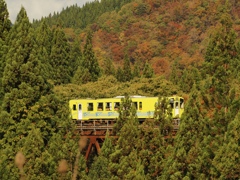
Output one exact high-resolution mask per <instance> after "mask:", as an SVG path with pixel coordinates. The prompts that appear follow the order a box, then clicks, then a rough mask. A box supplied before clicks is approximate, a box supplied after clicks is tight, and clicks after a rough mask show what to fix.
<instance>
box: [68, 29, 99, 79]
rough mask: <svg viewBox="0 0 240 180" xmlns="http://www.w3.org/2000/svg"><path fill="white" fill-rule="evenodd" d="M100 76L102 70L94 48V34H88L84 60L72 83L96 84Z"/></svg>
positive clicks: (83, 55)
mask: <svg viewBox="0 0 240 180" xmlns="http://www.w3.org/2000/svg"><path fill="white" fill-rule="evenodd" d="M100 75H101V70H100V67H99V64H98V60H97V58H96V56H95V54H94V51H93V46H92V33H91V32H88V34H87V39H86V44H85V46H84V50H83V54H82V60H81V62H80V65H79V66H78V69H77V71H76V72H75V74H74V77H73V80H72V82H73V83H75V84H85V83H87V82H91V81H92V82H94V81H97V80H98V78H99V77H100Z"/></svg>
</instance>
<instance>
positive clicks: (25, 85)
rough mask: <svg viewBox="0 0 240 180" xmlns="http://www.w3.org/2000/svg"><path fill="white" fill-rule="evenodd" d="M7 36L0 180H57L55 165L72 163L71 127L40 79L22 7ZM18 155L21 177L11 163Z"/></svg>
mask: <svg viewBox="0 0 240 180" xmlns="http://www.w3.org/2000/svg"><path fill="white" fill-rule="evenodd" d="M9 37H10V38H9V39H10V41H9V46H8V47H9V49H8V53H7V54H6V60H7V61H6V67H5V69H4V73H3V81H2V83H3V85H4V86H3V90H4V93H5V95H4V99H3V103H2V105H1V113H0V152H1V154H2V155H3V156H2V157H3V158H1V160H0V167H1V168H0V179H19V177H20V176H21V177H23V176H24V177H26V179H36V178H39V179H50V178H57V177H58V174H57V172H56V169H57V165H58V164H57V162H58V161H59V160H60V159H63V158H64V159H68V162H69V163H72V161H71V160H72V159H73V156H75V154H76V153H75V152H76V148H77V146H74V140H72V139H71V138H72V131H73V124H72V121H71V120H70V119H69V116H68V105H67V104H66V103H65V102H63V101H61V100H60V99H59V98H58V97H57V96H56V95H54V94H53V93H52V86H51V85H50V84H49V83H48V82H47V79H45V77H44V76H43V75H42V74H43V71H41V68H42V67H43V66H42V65H41V61H40V59H39V56H38V55H39V54H38V51H37V50H38V48H37V47H38V46H37V42H36V39H35V38H36V37H38V36H35V34H34V33H33V30H32V28H31V24H30V23H29V20H28V17H27V14H26V11H25V9H24V8H23V7H22V8H21V10H20V12H19V14H18V16H17V20H16V22H15V24H14V26H13V27H12V29H11V31H10V35H9ZM60 127H61V128H60ZM66 142H68V143H66ZM63 144H64V145H63ZM70 150H71V151H72V153H70V154H69V151H70ZM18 152H22V153H23V155H24V156H25V158H26V162H25V164H22V165H21V167H18V168H19V169H20V171H21V174H19V170H18V169H17V167H16V166H15V165H14V159H15V158H14V157H15V155H16V154H17V153H18ZM56 152H57V153H56ZM23 165H24V167H23Z"/></svg>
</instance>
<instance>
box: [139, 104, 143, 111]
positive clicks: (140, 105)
mask: <svg viewBox="0 0 240 180" xmlns="http://www.w3.org/2000/svg"><path fill="white" fill-rule="evenodd" d="M139 110H142V102H139Z"/></svg>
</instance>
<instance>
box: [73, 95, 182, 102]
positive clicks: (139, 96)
mask: <svg viewBox="0 0 240 180" xmlns="http://www.w3.org/2000/svg"><path fill="white" fill-rule="evenodd" d="M124 97H125V96H115V97H112V98H96V99H94V98H81V99H71V100H106V99H122V98H124ZM129 97H130V98H131V99H138V98H139V99H140V98H158V97H149V96H141V95H133V96H129ZM174 97H179V98H182V97H180V96H177V95H173V96H168V98H174ZM71 100H70V101H71Z"/></svg>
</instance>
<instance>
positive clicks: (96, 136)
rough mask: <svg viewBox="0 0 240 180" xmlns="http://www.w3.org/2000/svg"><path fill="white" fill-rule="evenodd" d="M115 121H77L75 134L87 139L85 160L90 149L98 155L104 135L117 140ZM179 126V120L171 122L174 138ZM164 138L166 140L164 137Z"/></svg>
mask: <svg viewBox="0 0 240 180" xmlns="http://www.w3.org/2000/svg"><path fill="white" fill-rule="evenodd" d="M115 123H116V120H101V121H100V122H99V121H95V120H88V121H77V127H76V130H77V132H78V133H79V134H80V135H81V137H85V138H87V139H88V146H87V150H86V154H85V159H86V160H88V158H89V155H90V153H91V151H92V148H94V147H95V148H96V150H97V153H98V154H99V153H100V151H101V147H100V144H102V143H103V142H104V139H105V136H106V133H107V132H109V135H110V137H113V138H118V137H117V136H116V135H115V134H114V133H113V128H114V124H115ZM179 125H180V119H174V120H173V131H172V134H173V136H175V134H176V132H177V130H178V128H179ZM156 128H158V127H156ZM165 138H168V136H166V137H165Z"/></svg>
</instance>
